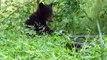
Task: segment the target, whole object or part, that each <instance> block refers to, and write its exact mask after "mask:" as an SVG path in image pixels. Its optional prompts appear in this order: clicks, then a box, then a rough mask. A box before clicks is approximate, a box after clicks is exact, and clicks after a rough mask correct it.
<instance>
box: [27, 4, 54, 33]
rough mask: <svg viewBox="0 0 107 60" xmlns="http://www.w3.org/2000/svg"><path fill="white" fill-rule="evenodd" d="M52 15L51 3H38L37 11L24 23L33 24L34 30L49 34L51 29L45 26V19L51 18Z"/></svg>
mask: <svg viewBox="0 0 107 60" xmlns="http://www.w3.org/2000/svg"><path fill="white" fill-rule="evenodd" d="M52 15H53V10H52V3H51V4H43V3H39V5H38V9H37V11H36V12H34V13H33V14H31V16H30V17H29V19H28V20H27V21H26V22H25V24H27V25H32V26H34V27H35V31H36V32H37V33H39V34H42V32H45V33H48V34H51V33H52V32H53V30H51V29H50V28H49V27H48V26H47V21H49V20H51V18H52Z"/></svg>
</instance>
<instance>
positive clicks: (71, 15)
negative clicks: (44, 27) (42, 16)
mask: <svg viewBox="0 0 107 60" xmlns="http://www.w3.org/2000/svg"><path fill="white" fill-rule="evenodd" d="M43 2H44V3H50V2H53V4H54V6H53V10H54V17H53V22H50V24H49V26H50V27H52V28H53V29H54V31H55V33H54V34H53V35H48V34H43V35H36V32H35V31H34V27H31V28H30V29H28V28H25V25H24V23H25V21H26V19H27V18H28V17H29V15H30V14H31V13H33V12H34V11H35V10H36V9H37V4H36V1H34V0H30V1H29V0H8V1H7V0H5V1H4V2H3V1H2V2H1V3H2V4H1V10H0V13H1V14H0V60H101V58H102V56H103V59H104V60H106V59H107V37H106V36H103V35H102V34H105V33H107V27H106V26H107V24H106V23H107V20H106V19H107V1H106V0H104V1H102V0H43ZM96 20H98V21H99V23H98V25H100V28H99V29H98V28H97V23H96ZM99 30H101V31H100V34H99V35H100V42H99V39H98V37H95V38H87V39H84V41H83V42H82V43H85V44H84V46H83V48H82V49H80V50H79V51H78V52H75V48H72V50H70V49H68V48H67V47H66V44H67V43H71V42H74V40H77V42H78V41H79V42H81V40H79V39H76V38H75V39H74V40H71V39H69V35H73V34H74V35H75V34H81V33H82V34H87V35H90V34H98V31H99ZM102 38H103V39H102ZM101 41H103V42H104V43H103V44H102V46H101V45H100V44H101ZM90 44H93V45H94V46H89V45H90Z"/></svg>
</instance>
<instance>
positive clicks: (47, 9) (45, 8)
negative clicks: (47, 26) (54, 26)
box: [38, 3, 53, 20]
mask: <svg viewBox="0 0 107 60" xmlns="http://www.w3.org/2000/svg"><path fill="white" fill-rule="evenodd" d="M38 12H39V15H40V16H41V18H43V19H45V20H51V19H52V15H53V10H52V3H51V4H46V5H45V4H43V3H39V6H38Z"/></svg>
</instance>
